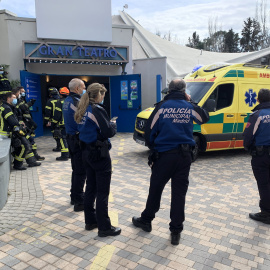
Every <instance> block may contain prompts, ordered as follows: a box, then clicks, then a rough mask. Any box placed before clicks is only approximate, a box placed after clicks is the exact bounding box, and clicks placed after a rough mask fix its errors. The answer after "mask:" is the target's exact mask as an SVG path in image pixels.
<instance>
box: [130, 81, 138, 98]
mask: <svg viewBox="0 0 270 270" xmlns="http://www.w3.org/2000/svg"><path fill="white" fill-rule="evenodd" d="M130 89H131V92H130V99H131V100H137V99H138V82H137V80H133V81H131V82H130Z"/></svg>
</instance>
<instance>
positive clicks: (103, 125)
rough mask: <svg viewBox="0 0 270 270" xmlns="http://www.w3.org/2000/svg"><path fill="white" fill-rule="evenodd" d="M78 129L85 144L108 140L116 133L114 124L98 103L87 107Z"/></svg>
mask: <svg viewBox="0 0 270 270" xmlns="http://www.w3.org/2000/svg"><path fill="white" fill-rule="evenodd" d="M78 129H79V132H80V140H81V141H83V142H85V143H87V144H88V143H93V142H96V141H97V140H100V141H105V140H108V139H109V138H111V137H113V136H114V135H115V134H116V124H115V123H113V122H110V118H109V117H108V115H107V112H106V110H105V109H104V108H103V105H100V104H90V105H89V106H88V107H87V109H86V112H85V114H84V116H83V118H82V121H81V123H80V124H79V125H78Z"/></svg>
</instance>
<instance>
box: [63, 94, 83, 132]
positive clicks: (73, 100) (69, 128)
mask: <svg viewBox="0 0 270 270" xmlns="http://www.w3.org/2000/svg"><path fill="white" fill-rule="evenodd" d="M79 101H80V96H79V95H78V94H76V93H73V92H70V94H69V96H68V97H67V98H66V99H65V101H64V104H63V115H64V122H65V128H66V133H67V134H70V135H75V134H76V133H77V132H78V124H77V123H76V122H75V120H74V114H75V112H76V110H77V105H78V102H79Z"/></svg>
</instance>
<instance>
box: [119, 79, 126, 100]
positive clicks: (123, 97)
mask: <svg viewBox="0 0 270 270" xmlns="http://www.w3.org/2000/svg"><path fill="white" fill-rule="evenodd" d="M121 100H128V81H121Z"/></svg>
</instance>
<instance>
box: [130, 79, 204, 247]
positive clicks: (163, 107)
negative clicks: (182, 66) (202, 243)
mask: <svg viewBox="0 0 270 270" xmlns="http://www.w3.org/2000/svg"><path fill="white" fill-rule="evenodd" d="M185 89H186V83H185V81H184V80H182V79H175V80H173V81H171V83H170V84H169V89H168V91H169V92H168V94H167V95H166V96H165V97H164V99H163V100H162V101H161V102H159V103H158V104H156V107H155V110H154V111H153V112H152V114H151V116H150V118H149V119H148V121H147V124H146V127H145V140H146V143H147V145H148V146H149V147H150V149H151V154H150V156H149V165H150V167H151V169H152V175H151V178H150V188H149V194H148V199H147V203H146V207H145V210H144V211H143V212H142V213H141V217H133V218H132V222H133V224H134V225H135V226H136V227H140V228H142V229H143V230H144V231H146V232H151V230H152V225H151V222H152V220H153V219H154V218H155V214H156V213H157V212H158V210H159V208H160V199H161V195H162V192H163V189H164V187H165V185H166V184H167V182H168V181H169V180H170V179H171V194H172V195H171V211H170V218H171V222H170V231H171V243H172V245H178V244H179V240H180V233H181V231H182V230H183V222H184V220H185V212H184V209H185V197H186V193H187V190H188V185H189V180H188V176H189V170H190V165H191V161H192V156H191V155H192V147H193V146H194V145H195V141H194V139H193V121H195V122H196V123H198V124H203V123H206V122H207V121H208V120H209V115H208V113H207V112H206V111H205V110H204V109H202V108H200V107H199V106H198V105H196V104H195V103H193V102H192V101H191V99H190V96H189V95H187V94H186V92H185Z"/></svg>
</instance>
